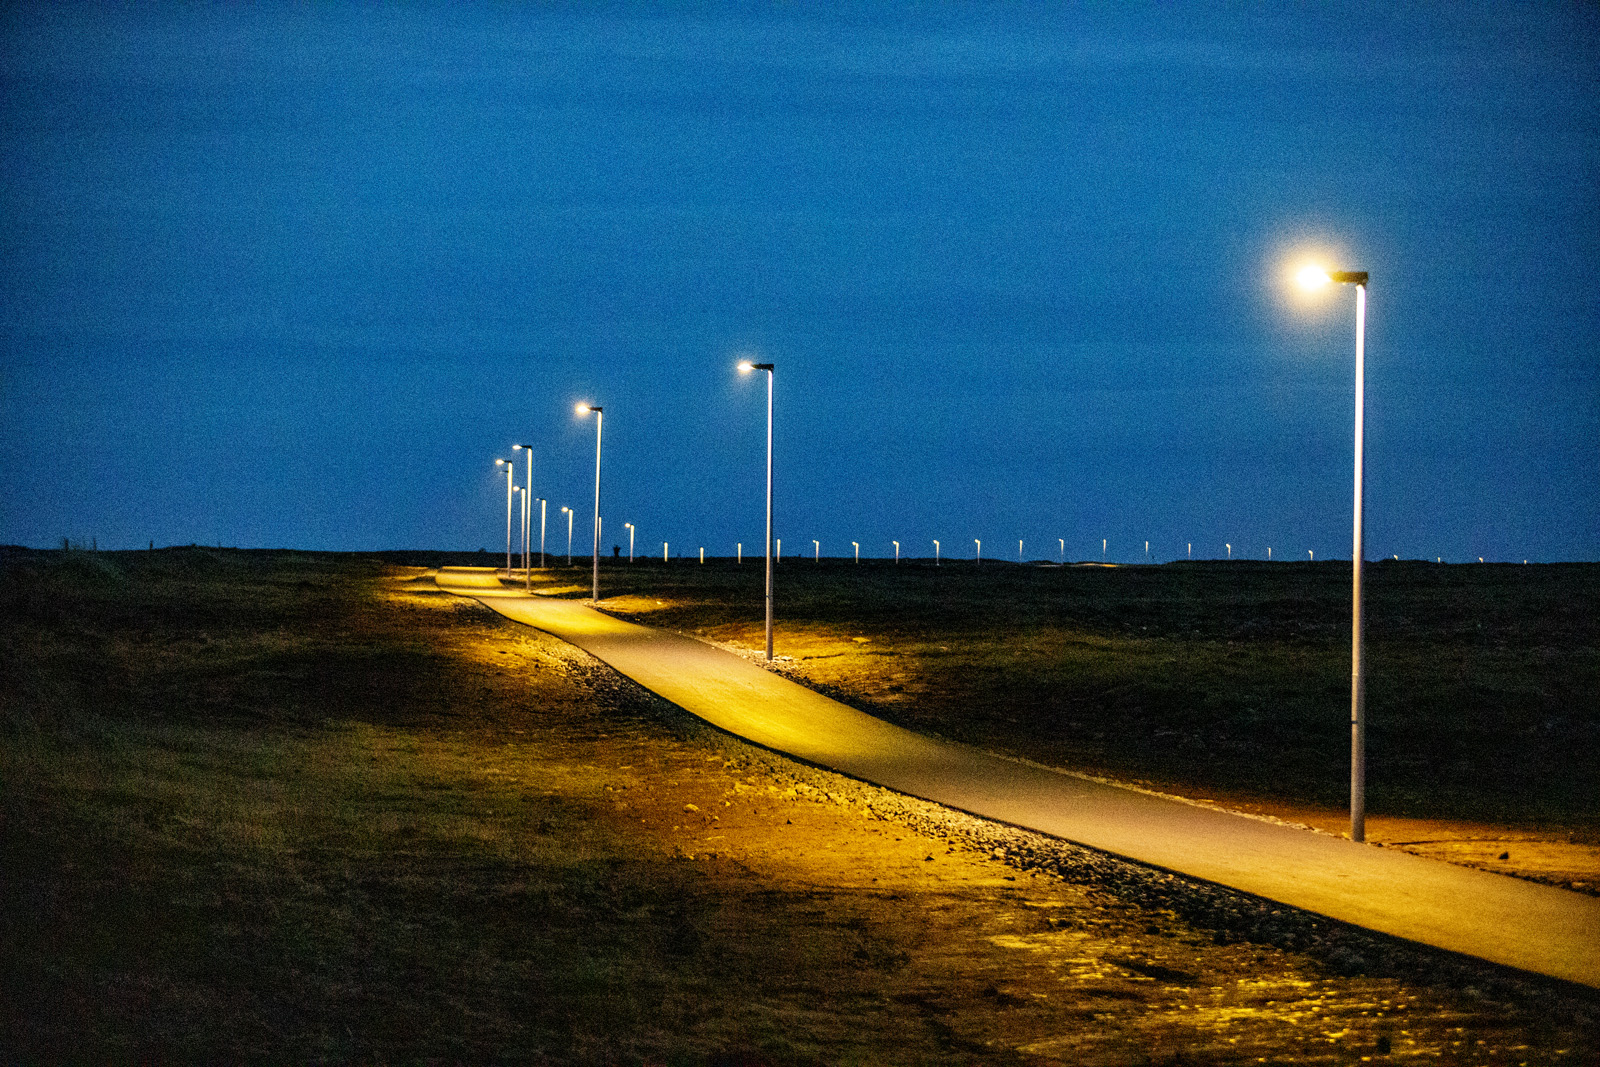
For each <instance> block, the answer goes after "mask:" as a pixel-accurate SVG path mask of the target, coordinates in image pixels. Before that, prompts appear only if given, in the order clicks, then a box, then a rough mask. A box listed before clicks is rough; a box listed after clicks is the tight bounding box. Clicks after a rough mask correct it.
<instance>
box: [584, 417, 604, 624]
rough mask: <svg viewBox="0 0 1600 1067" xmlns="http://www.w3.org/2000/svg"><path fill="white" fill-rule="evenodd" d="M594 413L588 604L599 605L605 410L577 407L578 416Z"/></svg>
mask: <svg viewBox="0 0 1600 1067" xmlns="http://www.w3.org/2000/svg"><path fill="white" fill-rule="evenodd" d="M591 411H592V412H594V587H593V589H591V590H590V595H589V602H590V603H592V604H598V603H600V435H601V431H602V430H603V429H604V427H605V419H606V416H605V409H604V408H602V407H600V406H599V405H598V404H585V403H580V404H578V406H577V412H578V414H579V415H587V414H589V412H591Z"/></svg>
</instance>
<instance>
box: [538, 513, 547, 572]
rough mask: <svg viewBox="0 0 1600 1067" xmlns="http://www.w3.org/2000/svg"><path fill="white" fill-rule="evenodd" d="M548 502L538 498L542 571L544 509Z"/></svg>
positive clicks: (542, 568) (542, 567)
mask: <svg viewBox="0 0 1600 1067" xmlns="http://www.w3.org/2000/svg"><path fill="white" fill-rule="evenodd" d="M548 503H549V501H548V500H546V499H545V498H544V497H540V498H539V569H540V570H544V509H545V505H546V504H548Z"/></svg>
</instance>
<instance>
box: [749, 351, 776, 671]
mask: <svg viewBox="0 0 1600 1067" xmlns="http://www.w3.org/2000/svg"><path fill="white" fill-rule="evenodd" d="M772 368H773V364H771V363H752V362H751V361H750V360H748V359H745V360H740V361H739V373H740V374H749V373H750V372H751V371H757V370H764V371H766V372H767V660H768V661H769V662H770V661H771V660H772ZM780 550H781V545H780Z"/></svg>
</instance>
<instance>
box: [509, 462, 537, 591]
mask: <svg viewBox="0 0 1600 1067" xmlns="http://www.w3.org/2000/svg"><path fill="white" fill-rule="evenodd" d="M519 448H520V449H522V450H523V451H525V452H527V453H528V476H527V478H526V479H525V480H524V481H523V489H524V490H526V491H525V492H524V493H523V494H522V587H523V588H524V589H532V588H533V553H532V551H531V547H532V546H531V542H532V540H533V446H532V445H512V446H511V454H512V457H513V459H515V457H516V452H517V449H519Z"/></svg>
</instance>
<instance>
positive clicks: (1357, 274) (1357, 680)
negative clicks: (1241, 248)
mask: <svg viewBox="0 0 1600 1067" xmlns="http://www.w3.org/2000/svg"><path fill="white" fill-rule="evenodd" d="M1296 277H1297V278H1298V280H1299V282H1300V284H1301V285H1303V286H1305V287H1306V288H1307V289H1320V288H1322V287H1323V286H1325V285H1328V284H1331V283H1337V284H1339V285H1353V286H1355V287H1356V433H1355V438H1356V445H1355V452H1356V456H1355V513H1354V519H1353V523H1352V526H1353V529H1354V536H1353V538H1352V540H1353V542H1354V543H1353V547H1352V549H1351V575H1352V581H1351V603H1352V609H1351V619H1350V840H1352V841H1365V840H1366V839H1367V718H1366V705H1367V681H1366V675H1365V673H1364V672H1363V670H1362V663H1361V520H1362V513H1361V476H1362V469H1363V455H1362V440H1361V438H1362V427H1363V422H1364V417H1365V406H1366V334H1367V272H1366V271H1364V270H1331V271H1325V270H1323V269H1322V268H1321V267H1316V266H1311V267H1306V268H1305V269H1304V270H1302V271H1300V273H1299V274H1298V275H1297V276H1296Z"/></svg>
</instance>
